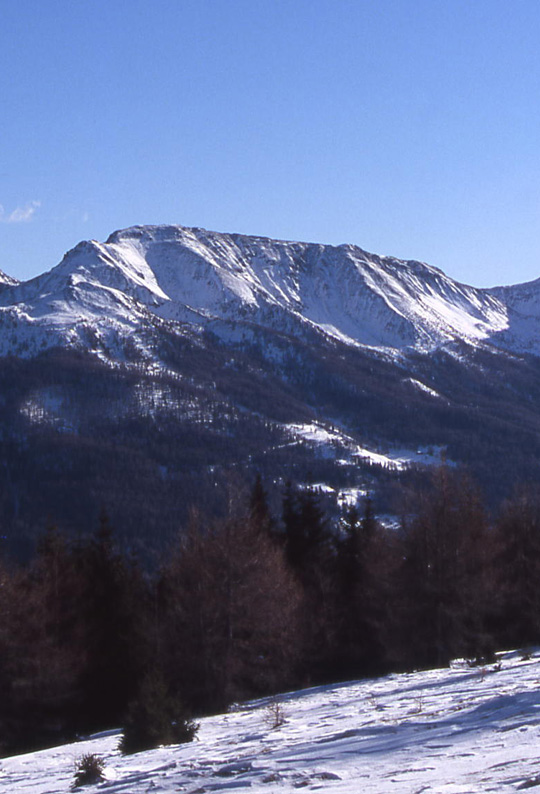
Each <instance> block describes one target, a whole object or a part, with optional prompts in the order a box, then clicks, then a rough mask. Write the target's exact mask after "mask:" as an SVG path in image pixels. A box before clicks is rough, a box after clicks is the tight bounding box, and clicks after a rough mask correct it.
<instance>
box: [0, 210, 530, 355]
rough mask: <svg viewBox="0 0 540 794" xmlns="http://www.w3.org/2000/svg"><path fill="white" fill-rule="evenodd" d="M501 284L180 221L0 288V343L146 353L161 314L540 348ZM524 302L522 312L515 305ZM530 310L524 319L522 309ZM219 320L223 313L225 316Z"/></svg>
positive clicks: (431, 343) (21, 348)
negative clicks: (471, 283) (486, 286)
mask: <svg viewBox="0 0 540 794" xmlns="http://www.w3.org/2000/svg"><path fill="white" fill-rule="evenodd" d="M539 290H540V287H539V286H538V285H536V284H535V283H533V285H531V289H530V291H529V292H530V294H529V293H528V294H529V297H528V299H527V301H524V300H522V301H521V302H520V301H519V300H518V298H517V293H515V292H513V293H509V292H507V291H505V290H481V289H475V288H473V287H468V286H466V285H463V284H459V283H457V282H455V281H453V280H452V279H450V278H448V277H447V276H445V275H444V273H442V272H441V271H440V270H437V269H436V268H434V267H431V266H429V265H426V264H423V263H420V262H411V261H409V262H404V261H401V260H398V259H394V258H391V257H379V256H375V255H372V254H368V253H366V252H365V251H363V250H362V249H360V248H358V247H355V246H352V245H341V246H337V247H334V246H324V245H318V244H307V243H294V242H282V241H276V240H269V239H266V238H260V237H248V236H242V235H236V234H220V233H217V232H208V231H206V230H204V229H198V228H184V227H181V226H147V227H134V228H131V229H126V230H124V231H119V232H115V233H114V234H112V235H111V236H110V237H109V239H108V240H107V242H106V243H98V242H95V241H91V242H83V243H80V244H79V245H78V246H76V247H75V248H74V249H73V250H72V251H69V252H68V253H67V254H66V256H65V257H64V259H63V260H62V262H61V263H60V264H59V265H58V266H57V267H55V268H53V270H51V271H50V272H48V273H46V274H44V275H42V276H39V277H37V278H35V279H32V280H31V281H28V282H26V283H22V284H11V285H10V284H7V285H6V286H2V289H1V290H0V353H8V352H20V353H25V351H26V353H27V354H28V353H29V354H32V353H33V352H37V351H39V350H40V349H42V348H43V347H49V346H52V345H55V344H69V345H79V346H82V347H90V348H91V349H95V350H99V349H101V350H105V351H107V352H108V355H112V356H113V357H114V355H115V354H117V353H118V349H119V348H121V347H122V340H125V339H127V338H129V339H130V341H131V344H134V345H135V346H138V347H139V349H140V351H141V352H143V353H148V354H149V353H150V350H151V348H152V335H154V337H155V334H158V333H159V330H158V329H159V327H160V322H163V321H165V322H166V323H167V327H168V328H169V329H170V328H171V327H175V328H177V329H180V328H181V325H180V324H182V325H183V324H186V323H187V324H189V325H190V326H193V325H195V326H198V327H200V326H207V325H210V327H211V328H212V329H213V330H214V331H215V332H216V333H218V334H221V335H223V336H224V338H227V336H228V334H230V333H232V331H231V327H232V324H237V323H238V322H240V323H241V324H242V326H243V327H244V328H247V327H256V326H259V327H263V328H265V329H268V330H271V331H277V332H280V333H294V334H300V335H305V336H306V338H310V337H313V334H315V335H323V336H324V337H325V338H333V339H335V340H339V341H341V342H343V343H345V344H347V345H353V346H358V345H360V346H368V347H378V348H387V349H395V350H405V349H410V348H412V349H417V350H422V351H425V350H431V349H433V348H436V347H439V346H441V345H445V344H447V343H451V342H453V341H456V340H465V341H467V342H469V343H472V344H475V343H483V342H489V341H490V340H491V341H495V342H496V344H498V345H500V346H502V347H508V348H510V349H518V350H521V349H531V350H532V351H533V352H538V353H540V346H538V345H537V343H536V341H535V340H536V338H537V335H536V329H537V325H538V322H539V316H540V310H539V311H538V312H536V314H535V313H534V312H535V311H536V310H535V309H534V308H532V307H535V306H537V305H540V301H538V300H537V297H536V296H537V295H538V292H539ZM524 310H525V311H526V313H527V317H524ZM531 316H533V319H531ZM224 323H225V325H224Z"/></svg>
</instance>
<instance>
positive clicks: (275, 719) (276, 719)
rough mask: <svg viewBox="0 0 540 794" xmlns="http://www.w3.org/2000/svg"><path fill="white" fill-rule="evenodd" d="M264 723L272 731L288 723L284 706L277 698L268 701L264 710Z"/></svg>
mask: <svg viewBox="0 0 540 794" xmlns="http://www.w3.org/2000/svg"><path fill="white" fill-rule="evenodd" d="M264 721H265V722H266V724H267V725H268V727H269V728H271V729H272V730H275V729H276V728H279V727H281V726H282V725H284V724H285V722H286V721H287V720H286V718H285V711H284V709H283V704H282V703H281V702H280V701H279V700H278V699H277V698H272V700H270V701H268V703H267V705H266V707H265V710H264Z"/></svg>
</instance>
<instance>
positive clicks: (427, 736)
mask: <svg viewBox="0 0 540 794" xmlns="http://www.w3.org/2000/svg"><path fill="white" fill-rule="evenodd" d="M278 702H279V704H280V708H281V709H282V711H283V714H284V717H285V722H284V724H283V725H281V726H280V727H278V728H273V727H272V725H273V722H272V721H273V713H274V706H273V703H274V701H273V700H272V699H263V700H259V701H253V702H251V703H246V704H241V705H238V706H236V707H233V708H231V710H230V711H229V713H227V714H222V715H217V716H215V717H207V718H203V719H202V720H201V721H200V730H199V733H198V737H197V739H196V741H194V742H192V743H190V744H185V745H178V746H171V747H162V748H159V749H157V750H151V751H147V752H143V753H139V754H136V755H132V756H122V755H121V754H120V753H119V752H118V749H117V744H118V739H119V734H118V732H115V731H111V732H108V733H105V734H102V735H100V736H97V737H96V738H92V739H88V740H84V741H80V742H78V743H76V744H71V745H65V746H63V747H56V748H53V749H50V750H45V751H41V752H36V753H31V754H28V755H23V756H18V757H13V758H6V759H3V760H2V762H1V774H0V792H4V791H5V792H10V794H13V792H15V791H16V792H21V793H26V792H28V794H30V792H31V793H32V794H59V793H60V792H66V791H68V790H69V787H70V785H71V783H72V782H73V775H74V767H75V763H76V761H77V759H78V758H80V757H81V756H82V755H84V754H86V753H95V754H97V755H99V756H101V757H103V759H104V760H105V763H106V778H107V779H106V781H105V782H103V783H101V784H99V785H97V786H95V787H93V786H89V787H87V788H85V789H82V790H83V791H84V790H87V791H93V790H103V791H110V792H111V794H113V793H116V792H118V793H120V792H122V793H123V794H142V793H143V792H153V793H155V794H159V792H163V793H164V794H169V793H171V792H179V791H181V792H187V793H188V794H204V792H215V791H224V790H229V791H236V790H240V789H250V790H251V791H252V792H253V794H263V792H272V791H274V792H278V791H279V792H289V791H290V792H292V791H295V790H296V789H299V788H304V789H307V790H309V791H315V790H325V791H330V792H335V794H358V792H359V791H362V792H365V794H389V793H393V792H395V794H420V792H429V793H430V794H457V793H458V792H460V793H461V794H479V792H502V791H508V792H511V791H519V790H522V789H525V788H528V787H533V786H534V785H540V757H539V756H540V754H539V752H538V746H539V741H540V656H538V655H536V654H535V655H533V656H532V657H531V658H530V659H525V658H524V657H523V656H522V654H521V653H519V652H513V653H505V654H501V655H500V657H499V660H498V663H497V664H494V665H489V666H486V667H469V666H468V664H467V663H466V662H464V661H461V662H455V663H454V664H453V665H452V666H451V667H450V668H446V669H442V670H433V671H428V672H416V673H411V674H400V675H390V676H387V677H384V678H379V679H372V680H369V679H366V680H363V681H358V682H352V683H345V684H335V685H329V686H322V687H316V688H312V689H306V690H303V691H299V692H293V693H288V694H285V695H282V696H281V697H280V698H279V699H278Z"/></svg>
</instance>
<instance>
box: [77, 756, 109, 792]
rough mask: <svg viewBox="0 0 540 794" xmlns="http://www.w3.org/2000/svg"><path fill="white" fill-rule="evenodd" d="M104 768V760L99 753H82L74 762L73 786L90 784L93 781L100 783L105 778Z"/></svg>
mask: <svg viewBox="0 0 540 794" xmlns="http://www.w3.org/2000/svg"><path fill="white" fill-rule="evenodd" d="M104 768H105V761H104V760H103V758H100V756H99V755H94V754H93V753H87V754H86V755H83V756H82V757H81V758H79V759H78V760H77V761H76V763H75V780H74V781H73V787H74V788H78V787H79V786H90V785H92V784H93V783H100V782H101V781H102V780H105V775H104V774H103V770H104Z"/></svg>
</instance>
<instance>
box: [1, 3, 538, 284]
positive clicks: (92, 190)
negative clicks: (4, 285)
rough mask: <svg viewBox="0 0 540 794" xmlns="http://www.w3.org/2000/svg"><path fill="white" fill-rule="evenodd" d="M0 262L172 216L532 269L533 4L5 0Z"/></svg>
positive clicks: (519, 274)
mask: <svg viewBox="0 0 540 794" xmlns="http://www.w3.org/2000/svg"><path fill="white" fill-rule="evenodd" d="M0 103H1V104H0V108H1V110H0V113H1V115H0V120H1V123H0V144H1V145H0V205H1V207H2V209H1V210H0V268H1V269H3V270H5V271H6V272H8V273H10V274H11V275H14V276H17V277H18V278H29V277H31V276H34V275H37V274H38V273H41V272H43V271H45V270H48V269H50V268H51V267H53V266H54V265H55V264H57V263H58V261H60V259H61V257H62V255H63V254H64V252H65V251H66V250H67V249H69V248H71V247H72V246H73V245H75V244H76V243H77V242H78V241H79V240H81V239H89V238H94V239H99V240H103V239H105V238H106V237H107V236H108V235H109V234H110V233H111V232H112V231H114V230H115V229H118V228H123V227H126V226H132V225H135V224H146V223H180V224H183V225H187V226H203V227H206V228H209V229H215V230H217V231H236V232H243V233H247V234H257V235H265V236H269V237H278V238H281V239H293V240H307V241H314V242H315V241H316V242H324V243H332V244H339V243H343V242H349V243H355V244H358V245H360V246H361V247H363V248H365V249H367V250H369V251H374V252H377V253H380V254H392V255H395V256H398V257H401V258H414V259H420V260H423V261H427V262H429V263H430V264H433V265H436V266H438V267H440V268H442V269H443V270H444V271H445V272H447V273H448V274H449V275H451V276H452V277H454V278H457V279H458V280H460V281H465V282H467V283H470V284H474V285H477V286H490V285H493V284H502V283H515V282H518V281H526V280H530V279H534V278H537V277H540V3H538V0H512V2H510V0H508V1H507V0H467V1H466V2H465V1H464V0H287V1H285V0H197V1H196V2H195V0H193V1H192V0H153V1H152V2H150V0H106V2H105V0H17V2H15V0H4V2H3V3H2V4H1V5H0Z"/></svg>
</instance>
